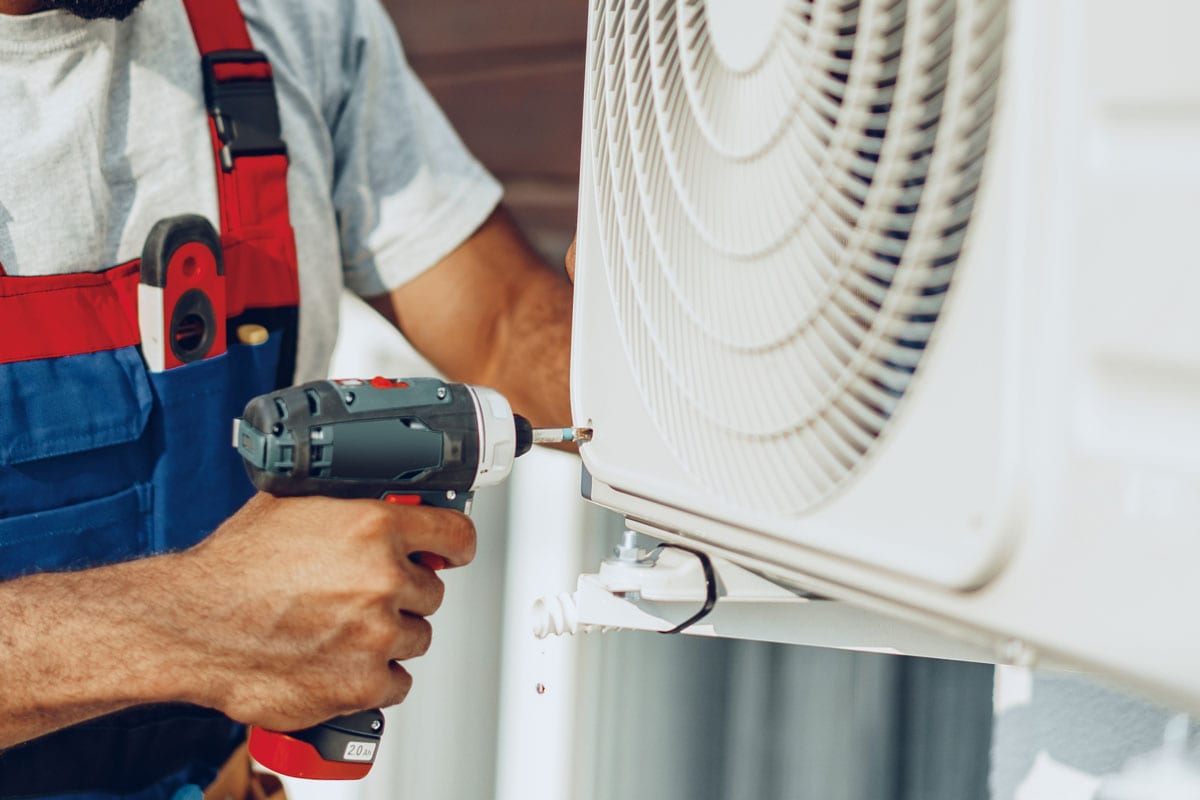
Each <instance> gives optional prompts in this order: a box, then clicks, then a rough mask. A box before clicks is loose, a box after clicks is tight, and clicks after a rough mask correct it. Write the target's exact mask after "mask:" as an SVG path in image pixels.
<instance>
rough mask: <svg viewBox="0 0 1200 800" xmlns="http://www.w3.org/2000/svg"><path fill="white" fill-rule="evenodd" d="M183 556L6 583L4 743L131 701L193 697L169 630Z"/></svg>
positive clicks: (1, 628) (0, 740)
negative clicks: (184, 693) (174, 570)
mask: <svg viewBox="0 0 1200 800" xmlns="http://www.w3.org/2000/svg"><path fill="white" fill-rule="evenodd" d="M178 558H180V556H160V557H157V558H152V559H145V560H142V561H135V562H131V563H127V564H118V565H113V566H108V567H102V568H98V569H90V570H84V571H82V572H71V573H52V574H43V575H31V576H28V577H24V578H19V579H17V580H12V581H7V582H5V583H0V620H3V624H0V748H3V747H10V746H12V745H14V744H16V743H18V742H22V741H26V740H28V739H32V738H36V737H37V736H41V735H42V734H45V733H49V732H51V731H54V730H57V729H58V728H62V727H64V726H67V725H70V724H73V723H76V722H81V721H83V720H86V719H91V718H92V717H96V716H100V715H102V714H106V713H109V712H112V711H117V710H120V709H122V708H126V707H129V706H133V705H138V704H141V703H149V702H166V701H172V700H183V699H186V698H183V697H180V696H178V694H177V692H178V687H179V681H178V671H177V670H180V669H183V667H184V666H185V665H184V664H183V663H181V661H180V658H179V655H180V654H179V653H177V652H174V648H173V647H172V646H171V644H172V643H171V642H170V641H167V638H166V637H164V636H163V635H162V632H163V630H164V625H168V626H169V625H171V624H174V623H173V622H170V621H168V618H169V617H170V616H171V615H170V613H169V612H168V611H167V609H166V606H167V604H168V603H169V599H170V597H171V595H172V593H173V589H172V582H171V577H170V576H171V567H172V565H173V563H174V561H175V560H176V559H178ZM172 673H174V676H173V674H172ZM173 677H174V680H173Z"/></svg>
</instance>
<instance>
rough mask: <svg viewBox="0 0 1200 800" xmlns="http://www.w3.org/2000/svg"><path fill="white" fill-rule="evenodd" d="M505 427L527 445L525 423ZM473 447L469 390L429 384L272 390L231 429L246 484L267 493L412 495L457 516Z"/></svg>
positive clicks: (379, 382) (346, 383)
mask: <svg viewBox="0 0 1200 800" xmlns="http://www.w3.org/2000/svg"><path fill="white" fill-rule="evenodd" d="M522 423H523V424H522ZM515 424H516V426H517V435H518V439H522V438H524V440H525V442H526V443H525V444H524V449H528V444H527V442H528V441H529V439H528V433H527V432H528V431H529V424H528V423H527V422H525V420H523V419H520V418H517V420H516V423H515ZM522 429H524V432H526V436H524V437H522ZM480 445H481V443H480V430H479V420H478V411H477V407H476V400H475V399H474V398H473V396H472V394H471V390H470V389H469V388H468V387H467V386H465V385H463V384H460V383H447V382H444V381H440V380H437V379H435V378H407V379H404V380H391V379H385V378H373V379H371V380H369V381H360V380H343V381H315V382H313V383H307V384H304V385H302V386H295V387H292V388H290V389H284V390H282V391H278V392H272V393H270V394H266V395H262V396H261V397H257V398H255V399H254V400H251V401H250V403H249V404H248V405H247V406H246V411H245V414H244V416H243V418H242V419H241V420H240V421H239V424H238V430H237V447H238V450H239V452H240V453H241V455H242V458H243V459H244V460H245V463H246V471H247V472H248V473H249V475H250V479H251V480H252V481H253V482H254V485H255V486H256V487H258V488H259V489H261V490H262V491H265V492H269V493H270V494H273V495H276V496H279V497H294V496H299V495H323V496H326V497H370V498H381V497H385V496H387V495H389V494H404V495H416V496H419V497H420V498H421V502H422V503H424V504H427V505H435V506H441V507H445V508H456V509H459V510H465V509H466V508H467V504H468V501H469V500H470V499H471V489H472V486H473V485H474V484H475V481H476V477H477V468H478V465H479V457H480V452H479V448H480ZM520 452H524V450H521V451H520ZM519 454H520V453H518V455H519Z"/></svg>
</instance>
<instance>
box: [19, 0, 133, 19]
mask: <svg viewBox="0 0 1200 800" xmlns="http://www.w3.org/2000/svg"><path fill="white" fill-rule="evenodd" d="M141 4H142V0H43V2H42V7H43V8H53V9H60V10H62V11H66V12H68V13H71V14H74V15H75V16H77V17H83V18H84V19H125V18H126V17H128V16H129V15H130V14H132V13H133V12H134V9H136V8H137V7H138V6H139V5H141Z"/></svg>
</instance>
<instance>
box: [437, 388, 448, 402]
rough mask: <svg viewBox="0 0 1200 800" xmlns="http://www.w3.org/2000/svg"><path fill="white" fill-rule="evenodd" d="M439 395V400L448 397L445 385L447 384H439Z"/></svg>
mask: <svg viewBox="0 0 1200 800" xmlns="http://www.w3.org/2000/svg"><path fill="white" fill-rule="evenodd" d="M437 396H438V400H445V399H446V387H445V386H439V387H438V390H437Z"/></svg>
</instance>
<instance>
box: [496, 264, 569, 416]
mask: <svg viewBox="0 0 1200 800" xmlns="http://www.w3.org/2000/svg"><path fill="white" fill-rule="evenodd" d="M571 296H572V295H571V285H570V284H569V283H567V281H566V279H565V278H564V277H562V275H560V274H558V273H555V272H552V271H550V270H549V269H539V270H537V271H536V272H531V273H530V276H529V279H528V280H527V281H526V283H525V285H524V286H523V287H522V289H521V291H520V292H519V293H518V294H517V295H516V296H515V297H514V298H513V300H512V302H511V305H510V307H509V313H508V314H506V315H505V316H504V317H503V318H502V319H501V320H500V322H499V323H498V324H497V326H496V336H497V346H496V350H495V354H494V356H493V360H492V363H491V365H490V367H491V376H490V378H489V380H488V381H487V383H488V385H490V386H494V387H495V388H496V389H497V390H499V391H500V392H501V393H502V394H503V395H505V396H506V397H507V398H508V400H509V402H510V403H512V405H513V409H514V410H515V411H517V412H518V413H520V414H523V415H524V416H526V417H527V418H528V419H529V421H530V422H531V423H533V425H534V426H535V427H539V426H546V427H557V426H567V425H571V424H572V420H571V403H570V399H571V398H570V359H571Z"/></svg>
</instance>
